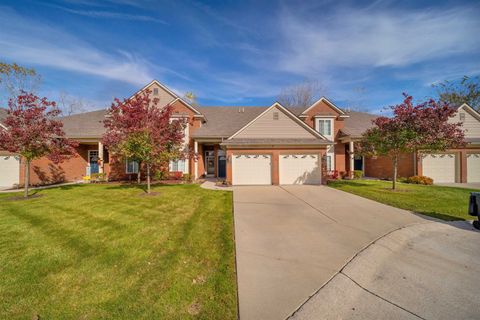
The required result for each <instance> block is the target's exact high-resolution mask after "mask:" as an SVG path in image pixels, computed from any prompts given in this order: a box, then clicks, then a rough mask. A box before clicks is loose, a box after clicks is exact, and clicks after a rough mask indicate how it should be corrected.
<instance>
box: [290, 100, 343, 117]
mask: <svg viewBox="0 0 480 320" xmlns="http://www.w3.org/2000/svg"><path fill="white" fill-rule="evenodd" d="M320 102H325V103H326V104H327V105H328V106H329V107H330V108H332V109H333V110H335V111H337V112H338V113H339V114H340V115H345V111H343V110H342V109H340V108H339V107H337V106H336V105H335V104H334V103H333V102H331V101H330V100H328V99H327V98H325V97H321V98H320V99H318V100H317V101H315V102H314V103H313V104H312V105H311V106H310V107H308V108H307V109H305V110H303V112H302V113H301V114H300V115H305V114H306V113H307V112H308V111H309V110H310V109H312V108H314V107H315V106H316V105H317V104H319V103H320Z"/></svg>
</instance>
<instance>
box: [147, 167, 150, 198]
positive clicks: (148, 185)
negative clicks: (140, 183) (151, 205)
mask: <svg viewBox="0 0 480 320" xmlns="http://www.w3.org/2000/svg"><path fill="white" fill-rule="evenodd" d="M147 193H148V194H150V164H147Z"/></svg>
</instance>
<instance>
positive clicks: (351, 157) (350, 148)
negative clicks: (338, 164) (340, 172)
mask: <svg viewBox="0 0 480 320" xmlns="http://www.w3.org/2000/svg"><path fill="white" fill-rule="evenodd" d="M348 151H349V154H350V155H349V156H350V178H353V170H354V166H355V165H354V158H355V155H354V154H353V152H354V148H353V141H352V140H350V142H349V143H348Z"/></svg>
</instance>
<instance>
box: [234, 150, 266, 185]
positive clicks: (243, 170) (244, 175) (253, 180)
mask: <svg viewBox="0 0 480 320" xmlns="http://www.w3.org/2000/svg"><path fill="white" fill-rule="evenodd" d="M232 178H233V181H232V183H233V184H234V185H269V184H272V159H271V156H270V155H266V154H260V155H258V154H257V155H255V154H248V155H233V156H232Z"/></svg>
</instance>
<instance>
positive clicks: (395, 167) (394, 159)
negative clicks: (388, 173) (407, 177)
mask: <svg viewBox="0 0 480 320" xmlns="http://www.w3.org/2000/svg"><path fill="white" fill-rule="evenodd" d="M397 167H398V156H394V157H393V180H392V190H396V188H397Z"/></svg>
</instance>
